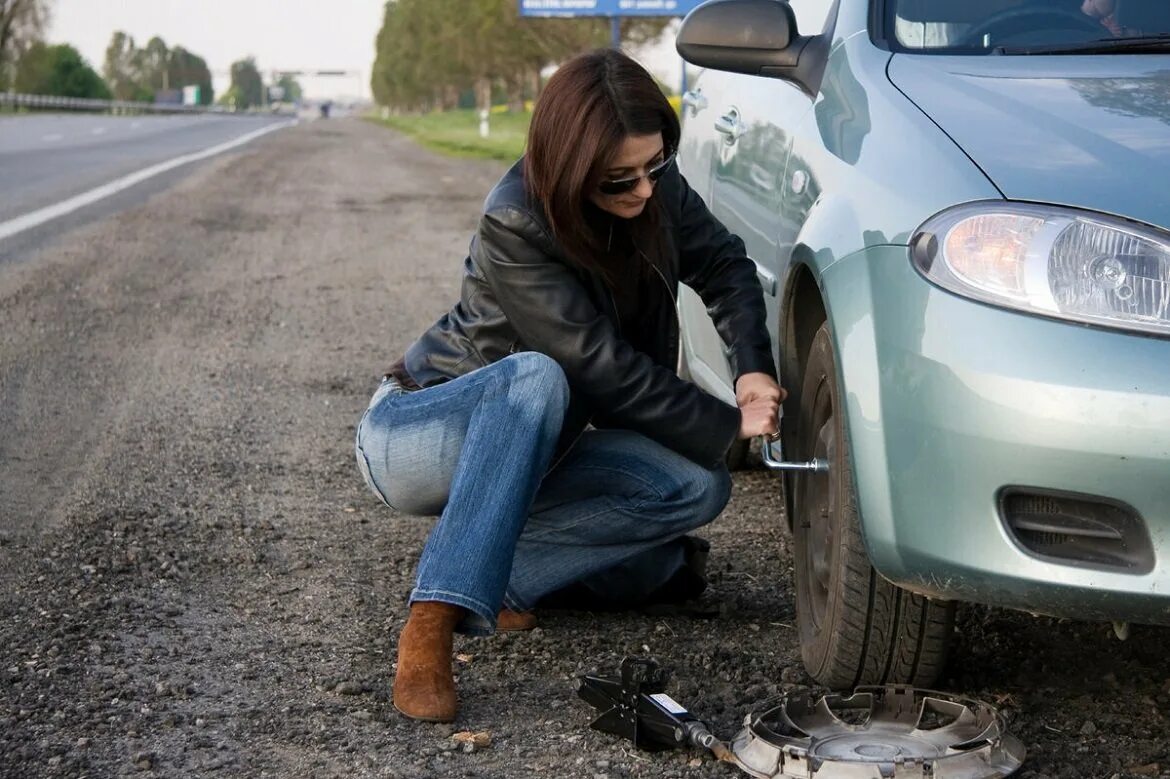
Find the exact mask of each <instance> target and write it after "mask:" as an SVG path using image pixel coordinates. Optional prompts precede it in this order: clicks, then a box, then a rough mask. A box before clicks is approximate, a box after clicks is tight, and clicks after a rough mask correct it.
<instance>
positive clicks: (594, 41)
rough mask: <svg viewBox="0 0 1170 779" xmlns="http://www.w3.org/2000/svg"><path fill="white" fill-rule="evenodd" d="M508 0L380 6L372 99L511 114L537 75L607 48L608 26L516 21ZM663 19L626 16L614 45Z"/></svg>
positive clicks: (649, 35)
mask: <svg viewBox="0 0 1170 779" xmlns="http://www.w3.org/2000/svg"><path fill="white" fill-rule="evenodd" d="M517 7H518V4H517V3H516V0H477V2H474V3H469V2H467V0H396V2H393V3H386V8H385V13H384V16H383V19H382V27H381V29H380V30H379V31H378V37H377V39H376V42H375V52H376V57H375V60H374V66H373V72H372V75H371V78H370V87H371V89H372V91H373V93H374V100H375V101H377V103H378V104H379V105H380V106H386V107H388V108H390V109H392V110H394V111H396V112H403V111H411V112H421V113H425V112H428V111H434V110H451V109H454V108H479V109H484V108H488V107H489V106H492V105H498V104H501V103H502V104H505V105H507V106H508V107H509V108H510V109H511V110H513V111H515V112H517V113H519V112H520V111H522V106H523V104H524V101H525V100H532V99H535V98H536V96H537V95H538V93H539V92H540V87H541V78H540V74H541V71H542V70H543V69H544V68H545V67H547V66H549V65H554V64H556V63H558V62H563V61H564V60H566V59H568V58H569V57H572V56H573V55H574V54H577V53H579V52H582V51H586V50H589V49H593V48H597V47H598V46H605V45H607V44H608V43H609V36H610V31H609V22H608V20H606V19H603V18H599V17H580V18H574V19H566V18H558V19H547V18H531V17H521V16H520V15H519V13H518V11H517ZM668 22H669V19H667V18H662V17H638V18H635V17H631V18H628V19H626V20H624V21H623V22H622V28H621V33H622V42H623V43H624V44H627V45H632V46H637V45H639V44H642V43H646V42H648V41H651V40H654V39H655V38H657V37H658V36H659V35H660V34H661V33H662V30H663V29H664V28H665V27H666V25H667V23H668Z"/></svg>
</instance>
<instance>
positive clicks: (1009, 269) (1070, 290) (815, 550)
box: [678, 0, 1170, 688]
mask: <svg viewBox="0 0 1170 779" xmlns="http://www.w3.org/2000/svg"><path fill="white" fill-rule="evenodd" d="M798 31H799V32H798ZM678 49H679V52H680V54H682V55H683V57H684V58H685V59H687V60H688V61H689V62H691V63H692V64H694V65H697V66H700V67H702V68H704V70H702V71H701V72H700V73H699V75H698V77H697V79H695V81H694V82H693V84H692V86H693V89H692V90H691V91H689V92H688V93H687V94H686V95H684V98H683V109H682V112H683V115H684V126H683V138H682V142H681V147H680V149H679V161H680V165H681V168H682V171H683V173H684V175H685V176H686V177H687V179H688V181H689V182H690V184H691V185H692V186H693V187H694V188H695V189H696V190H697V191H698V192H699V193H700V194H701V195H702V196H703V197H704V198H705V199H706V200H707V202H708V204H709V205H710V207H711V209H712V211H713V212H714V213H715V215H716V216H717V217H719V219H721V220H722V221H723V222H724V223H725V224H726V225H727V226H728V228H730V229H731V230H732V231H733V232H735V233H737V234H738V235H739V236H741V237H742V238H743V240H744V242H745V244H746V245H747V249H748V254H749V255H750V256H751V258H752V259H753V260H754V261H755V263H756V265H757V267H758V269H759V278H760V281H761V282H762V284H763V287H764V293H765V297H766V299H767V301H768V306H769V311H770V315H771V318H772V322H773V325H774V330H773V334H774V343H775V344H776V348H777V360H778V364H779V366H780V369H781V373H782V377H783V378H782V381H783V383H784V385H785V386H786V387H787V388H788V390H789V392H790V393H791V394H790V396H789V399H788V401H786V403H785V405H784V420H783V426H782V433H783V437H782V445H783V453H784V456H786V458H787V459H788V460H798V461H813V460H821V461H824V464H826V465H827V472H790V473H787V474H786V476H785V479H786V488H787V489H786V490H785V495H786V499H787V509H788V517H789V525H790V527H791V529H792V534H793V548H794V558H795V580H796V581H795V592H796V600H797V602H796V610H797V616H798V622H799V633H800V643H801V650H802V654H803V658H804V661H805V665H806V666H807V668H808V671H809V673H810V674H811V675H812V676H813V677H814V678H815V679H817V680H818V681H820V682H821V683H824V684H826V685H829V686H831V687H836V688H850V687H852V686H854V685H856V684H860V683H882V682H889V681H893V682H904V683H911V684H919V685H923V684H929V683H930V682H931V681H932V680H933V679H934V678H935V676H936V675H937V674H938V672H939V671H940V670H941V667H942V664H943V663H944V661H945V656H946V650H947V644H948V641H949V640H950V636H951V634H952V632H953V630H952V616H953V602H954V601H956V600H963V601H975V602H980V603H987V604H993V605H996V606H1005V607H1010V608H1014V609H1022V610H1024V611H1028V612H1034V613H1037V614H1050V615H1057V616H1065V617H1075V618H1079V619H1091V620H1107V621H1112V622H1114V623H1115V627H1116V628H1117V629H1118V631H1119V632H1123V631H1124V630H1125V629H1126V628H1127V626H1126V625H1125V624H1124V623H1127V622H1129V621H1135V622H1147V623H1160V624H1170V2H1167V0H1085V2H1083V3H1082V2H1081V0H1071V2H1070V0H1064V1H1063V2H1057V1H1056V0H987V1H986V2H975V1H974V0H837V1H836V2H833V1H832V0H793V1H792V3H791V5H789V4H788V3H785V2H780V0H712V2H709V3H706V4H704V5H702V6H700V7H699V8H697V9H696V10H694V11H693V12H692V13H691V14H690V15H689V16H688V17H687V19H686V21H685V22H684V24H683V27H682V28H681V30H680V32H679V37H678ZM679 309H680V317H681V319H682V322H683V331H682V332H683V335H682V340H683V344H682V346H683V350H682V353H683V359H684V360H685V363H686V366H685V367H686V368H687V370H688V371H689V373H690V375H691V376H692V377H693V379H694V380H695V381H696V382H697V383H699V384H700V385H701V386H703V387H704V388H705V389H706V390H707V391H709V392H712V393H714V394H716V395H719V396H722V397H724V398H725V399H727V400H728V401H729V402H733V398H734V395H733V392H732V380H731V375H730V373H729V370H728V364H727V360H726V357H725V351H724V347H723V344H722V342H721V341H720V339H719V337H718V335H717V334H716V332H715V330H714V328H713V327H712V325H711V323H710V319H709V318H708V317H707V315H706V311H705V310H704V307H703V304H702V302H701V301H700V300H699V298H698V297H697V296H696V295H694V294H693V293H691V292H690V291H689V290H683V292H682V295H681V296H680V303H679ZM773 454H775V455H777V456H779V454H780V453H779V446H776V447H774V449H773Z"/></svg>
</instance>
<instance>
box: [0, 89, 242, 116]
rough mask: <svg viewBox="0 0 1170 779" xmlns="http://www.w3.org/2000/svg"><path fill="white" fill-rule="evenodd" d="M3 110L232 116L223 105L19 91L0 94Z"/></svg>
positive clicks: (0, 105) (0, 104)
mask: <svg viewBox="0 0 1170 779" xmlns="http://www.w3.org/2000/svg"><path fill="white" fill-rule="evenodd" d="M0 107H11V108H29V109H34V110H40V111H108V112H111V113H128V114H129V113H150V114H201V113H231V110H230V109H227V108H224V107H222V106H204V105H175V104H166V103H140V102H135V101H132V100H99V99H97V98H89V97H61V96H59V95H25V94H21V93H19V92H0Z"/></svg>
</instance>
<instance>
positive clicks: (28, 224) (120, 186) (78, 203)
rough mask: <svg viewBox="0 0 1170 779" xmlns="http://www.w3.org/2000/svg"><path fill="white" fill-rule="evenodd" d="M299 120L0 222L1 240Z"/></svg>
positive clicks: (178, 158)
mask: <svg viewBox="0 0 1170 779" xmlns="http://www.w3.org/2000/svg"><path fill="white" fill-rule="evenodd" d="M296 123H297V122H296V120H295V119H294V120H292V121H289V122H281V123H280V124H274V125H269V126H268V127H261V128H260V129H259V130H253V131H252V132H250V133H246V134H244V135H241V136H240V137H239V138H234V139H232V140H230V141H227V142H226V143H221V144H218V145H216V146H211V147H208V148H206V149H203V150H202V151H196V152H191V153H190V154H183V155H181V156H179V157H175V158H173V159H170V160H167V161H166V162H160V163H158V164H156V165H151V166H150V167H148V168H143V169H142V170H139V171H135V172H134V173H131V174H129V175H127V176H123V177H122V178H120V179H116V180H114V181H111V182H110V183H108V184H102V185H101V186H100V187H94V188H93V189H91V190H89V191H88V192H82V193H81V194H80V195H74V196H73V197H71V198H69V199H68V200H62V201H61V202H60V203H54V204H53V205H51V206H45V207H44V208H40V209H37V210H36V211H32V212H30V213H27V214H24V215H23V216H18V217H16V218H15V219H9V220H8V221H7V222H0V241H2V240H4V239H5V238H10V237H12V236H14V235H16V234H17V233H22V232H24V231H25V230H28V229H31V228H33V227H36V226H38V225H42V224H44V223H45V222H48V221H49V220H51V219H56V218H57V217H60V216H65V215H66V214H69V213H72V212H73V211H76V210H77V209H79V208H84V207H85V206H88V205H90V204H91V203H96V202H97V201H99V200H102V199H104V198H107V197H109V196H110V195H115V194H117V193H119V192H121V191H122V190H124V189H127V188H129V187H132V186H134V185H135V184H138V183H139V182H142V181H146V180H147V179H149V178H152V177H154V176H157V175H159V174H160V173H166V172H167V171H168V170H174V169H175V168H177V167H179V166H180V165H186V164H187V163H189V162H197V161H199V160H203V159H207V158H208V157H214V156H215V155H216V154H222V153H223V152H225V151H228V150H230V149H234V148H236V147H237V146H243V145H244V144H245V143H248V142H249V141H252V140H255V139H256V138H259V137H260V136H262V135H267V134H268V133H270V132H274V131H276V130H283V129H284V128H285V127H291V126H292V125H294V124H296Z"/></svg>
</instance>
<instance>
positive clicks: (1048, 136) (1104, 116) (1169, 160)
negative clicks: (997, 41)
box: [889, 54, 1170, 229]
mask: <svg viewBox="0 0 1170 779" xmlns="http://www.w3.org/2000/svg"><path fill="white" fill-rule="evenodd" d="M889 77H890V80H891V81H892V82H893V83H894V85H895V86H896V87H897V88H898V89H899V90H901V91H902V92H903V93H904V94H905V95H906V96H907V97H909V98H910V100H912V101H913V102H914V103H915V104H917V105H918V107H919V108H921V109H922V111H924V112H925V113H926V114H927V115H928V116H929V117H930V118H931V119H932V120H933V121H934V122H935V123H936V124H937V125H938V126H939V127H941V128H942V129H943V131H944V132H946V133H947V134H948V135H949V136H950V137H951V138H952V139H953V140H954V141H955V143H957V144H958V145H959V146H960V147H961V148H962V149H963V151H964V152H965V153H966V154H967V155H968V156H969V157H970V158H971V159H972V160H973V161H974V163H975V164H976V165H978V166H979V167H980V168H981V169H982V170H983V172H984V173H985V174H986V175H987V176H988V178H990V179H991V181H992V183H994V184H995V186H996V187H998V188H999V190H1000V191H1001V192H1002V193H1003V194H1004V196H1005V197H1007V198H1009V199H1012V200H1033V201H1041V202H1046V203H1058V204H1064V205H1070V206H1078V207H1081V208H1088V209H1092V210H1095V211H1102V212H1106V213H1111V214H1117V215H1119V216H1125V217H1129V218H1131V219H1137V220H1140V221H1143V222H1147V223H1150V224H1154V225H1158V226H1160V227H1163V228H1166V229H1170V184H1168V183H1167V182H1170V56H1167V55H1097V56H1079V55H1078V56H1067V55H1065V56H1002V57H996V56H988V57H949V56H933V55H922V54H918V55H914V54H895V55H894V56H893V57H892V58H891V60H890V64H889ZM922 173H923V175H927V176H929V175H930V171H923V172H922Z"/></svg>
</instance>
